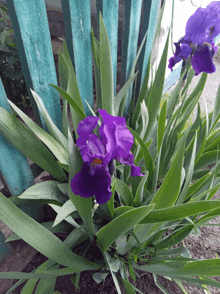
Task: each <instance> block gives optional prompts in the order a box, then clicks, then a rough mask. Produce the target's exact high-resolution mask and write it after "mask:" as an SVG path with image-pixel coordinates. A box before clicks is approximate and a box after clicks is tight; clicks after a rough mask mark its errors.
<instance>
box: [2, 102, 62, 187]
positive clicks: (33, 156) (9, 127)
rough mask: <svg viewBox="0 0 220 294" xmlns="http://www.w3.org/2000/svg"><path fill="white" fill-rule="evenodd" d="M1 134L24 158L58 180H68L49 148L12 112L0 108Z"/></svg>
mask: <svg viewBox="0 0 220 294" xmlns="http://www.w3.org/2000/svg"><path fill="white" fill-rule="evenodd" d="M0 133H1V134H2V135H3V136H4V137H5V138H6V139H7V140H8V141H9V142H10V143H11V144H12V145H13V146H14V147H15V148H16V149H18V150H19V151H20V152H21V153H22V154H23V155H24V156H26V157H27V158H29V159H30V160H32V161H33V162H35V163H36V164H37V165H39V166H40V167H41V168H42V169H44V170H46V171H47V172H48V173H49V174H51V175H52V176H53V177H54V178H56V179H57V180H59V181H61V182H64V181H65V180H66V179H67V178H66V175H65V174H64V172H63V170H62V169H61V167H60V166H59V164H58V163H57V162H56V160H55V158H54V156H53V155H52V154H51V153H50V151H49V150H48V149H47V147H45V146H44V144H43V143H42V142H41V141H40V140H39V139H38V138H37V137H36V136H35V135H34V134H33V132H32V131H30V129H29V128H28V127H27V126H25V125H24V124H23V123H22V122H21V121H20V120H19V119H17V118H16V117H14V116H13V115H12V114H10V112H8V111H7V110H5V109H4V108H2V107H0Z"/></svg>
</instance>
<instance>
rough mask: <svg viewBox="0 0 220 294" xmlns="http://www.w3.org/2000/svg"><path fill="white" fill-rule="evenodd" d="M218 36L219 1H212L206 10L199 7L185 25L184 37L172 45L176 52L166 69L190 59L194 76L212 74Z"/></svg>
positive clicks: (219, 24) (219, 31) (219, 30)
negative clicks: (204, 73)
mask: <svg viewBox="0 0 220 294" xmlns="http://www.w3.org/2000/svg"><path fill="white" fill-rule="evenodd" d="M219 34H220V1H213V2H212V3H210V4H209V5H208V6H207V7H206V8H201V7H199V8H198V9H197V10H196V12H195V13H194V14H193V15H191V16H190V18H189V19H188V21H187V23H186V28H185V36H184V37H183V38H181V39H180V40H179V42H177V43H174V45H175V46H176V51H175V53H174V56H173V57H171V58H170V59H169V64H168V67H169V68H170V69H171V71H172V70H173V67H174V65H175V64H177V63H178V62H180V61H181V60H185V61H186V60H187V59H188V58H190V57H191V64H192V67H193V69H194V70H195V72H196V74H195V75H198V74H200V73H201V72H206V73H213V72H215V70H216V67H215V65H214V63H213V60H212V58H213V56H214V54H215V53H216V52H217V50H218V47H217V46H214V38H215V37H217V36H218V35H219Z"/></svg>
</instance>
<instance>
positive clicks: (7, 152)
mask: <svg viewBox="0 0 220 294" xmlns="http://www.w3.org/2000/svg"><path fill="white" fill-rule="evenodd" d="M0 106H1V107H3V108H5V109H6V110H8V111H9V112H11V109H10V106H9V103H8V101H7V97H6V93H5V90H4V87H3V84H2V81H1V79H0ZM0 149H1V154H0V172H1V174H2V176H3V178H4V181H5V182H6V183H7V188H8V189H9V191H10V193H11V195H12V196H15V195H19V194H21V193H23V191H24V190H25V189H27V188H28V187H30V186H31V185H33V183H34V178H33V175H32V173H31V170H30V167H29V165H28V161H27V158H26V157H25V156H24V155H22V154H21V153H20V152H19V151H18V150H17V149H16V148H15V147H14V146H13V145H11V143H9V142H8V141H7V140H6V139H5V138H4V137H3V136H2V135H1V134H0Z"/></svg>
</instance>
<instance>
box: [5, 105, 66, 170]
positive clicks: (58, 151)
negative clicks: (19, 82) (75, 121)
mask: <svg viewBox="0 0 220 294" xmlns="http://www.w3.org/2000/svg"><path fill="white" fill-rule="evenodd" d="M8 102H9V104H10V105H11V107H12V108H13V109H14V111H16V112H17V114H18V115H19V116H20V117H21V118H22V120H23V121H24V122H25V123H26V124H27V126H28V127H29V128H30V129H31V130H32V131H33V132H34V133H35V135H36V136H38V138H39V139H41V141H42V142H43V143H44V144H45V145H46V146H47V147H48V148H49V149H50V151H51V152H52V153H53V154H54V156H56V158H57V159H58V160H59V161H60V162H61V163H63V164H67V165H68V164H69V156H68V151H67V148H64V147H63V146H62V145H61V144H60V143H59V142H58V141H57V140H55V139H54V138H53V137H52V136H51V135H49V134H48V133H47V132H46V131H44V129H42V128H41V127H39V126H38V125H37V124H36V123H35V122H34V121H33V120H32V119H30V118H29V117H28V116H27V115H26V114H25V113H24V112H23V111H21V110H20V109H19V108H18V107H17V106H16V105H15V104H14V103H13V102H11V101H10V100H8Z"/></svg>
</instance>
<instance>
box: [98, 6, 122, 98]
mask: <svg viewBox="0 0 220 294" xmlns="http://www.w3.org/2000/svg"><path fill="white" fill-rule="evenodd" d="M118 4H119V3H118V0H105V1H103V0H97V2H96V7H97V17H98V16H99V12H100V11H101V14H102V16H103V20H104V23H105V26H106V30H107V33H108V37H109V41H110V46H111V57H112V68H113V83H114V93H115V94H116V79H117V47H118Z"/></svg>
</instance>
